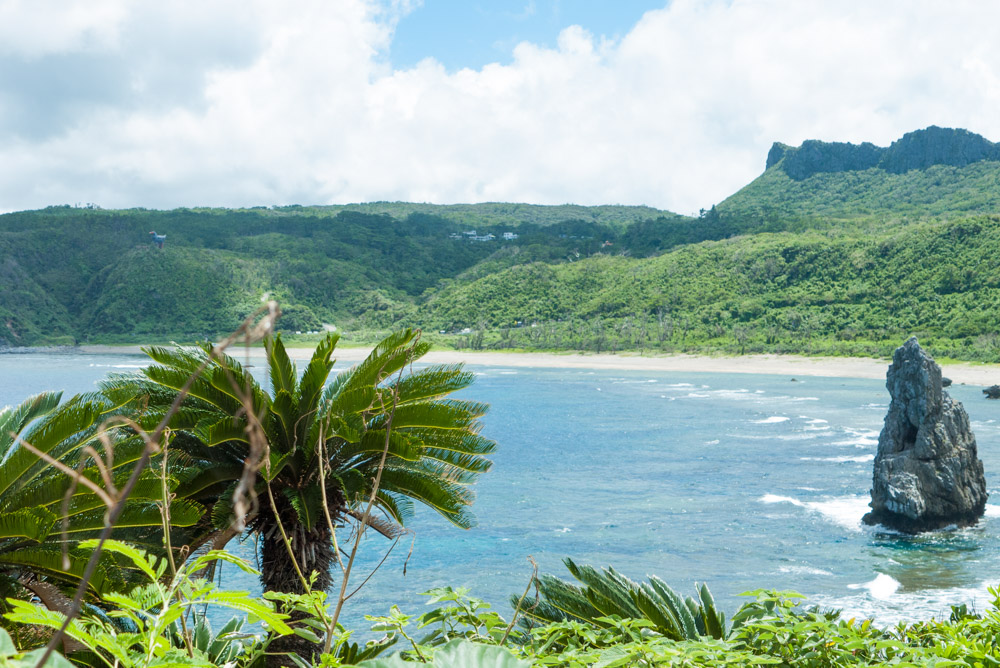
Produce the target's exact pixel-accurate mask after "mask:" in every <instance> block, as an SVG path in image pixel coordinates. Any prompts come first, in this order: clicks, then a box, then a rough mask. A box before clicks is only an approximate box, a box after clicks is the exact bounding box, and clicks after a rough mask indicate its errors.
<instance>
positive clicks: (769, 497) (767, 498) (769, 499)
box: [758, 494, 806, 507]
mask: <svg viewBox="0 0 1000 668" xmlns="http://www.w3.org/2000/svg"><path fill="white" fill-rule="evenodd" d="M758 501H760V502H761V503H790V504H792V505H793V506H800V507H801V506H805V505H806V504H804V503H802V502H801V501H799V500H798V499H796V498H794V497H791V496H778V495H777V494H765V495H764V496H762V497H760V499H758Z"/></svg>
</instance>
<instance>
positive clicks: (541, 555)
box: [0, 353, 1000, 629]
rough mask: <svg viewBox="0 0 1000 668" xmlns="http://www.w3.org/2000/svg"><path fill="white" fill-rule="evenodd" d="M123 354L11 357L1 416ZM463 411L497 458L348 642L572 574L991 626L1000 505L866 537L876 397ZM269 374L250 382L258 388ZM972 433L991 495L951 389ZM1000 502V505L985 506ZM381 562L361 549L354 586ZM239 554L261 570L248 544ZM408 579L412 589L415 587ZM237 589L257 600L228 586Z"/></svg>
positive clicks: (760, 384) (514, 378)
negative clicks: (589, 571)
mask: <svg viewBox="0 0 1000 668" xmlns="http://www.w3.org/2000/svg"><path fill="white" fill-rule="evenodd" d="M144 364H145V358H143V357H138V356H128V355H82V354H75V353H63V354H55V353H33V354H12V355H0V406H2V405H8V404H13V403H17V402H20V401H21V400H23V399H24V398H25V397H27V396H28V395H30V394H33V393H35V392H38V391H41V390H45V389H57V390H64V391H66V392H67V396H68V395H69V394H72V393H76V392H84V391H91V390H93V389H94V388H95V383H96V381H97V380H99V379H100V378H102V377H104V376H105V375H106V374H107V373H108V372H114V371H127V370H132V369H138V368H141V367H142V366H143V365H144ZM470 369H472V370H473V371H475V372H476V375H477V377H476V383H475V384H474V385H473V387H471V388H470V389H468V390H466V391H465V392H464V396H466V397H469V398H475V399H476V400H480V401H485V402H488V403H490V404H491V406H492V408H491V411H490V413H489V414H488V415H487V416H486V418H485V419H484V430H483V433H484V434H485V435H486V436H488V437H490V438H492V439H495V440H496V441H497V442H498V443H499V449H498V451H497V453H496V455H495V456H494V457H493V459H494V462H495V464H494V468H493V470H492V471H490V472H489V473H487V474H486V475H484V476H482V478H481V479H480V482H479V483H478V485H477V487H476V489H477V494H478V498H477V501H476V504H475V506H474V510H475V513H476V516H477V517H478V520H479V525H478V526H477V527H476V528H474V529H471V530H468V531H462V530H459V529H456V528H454V527H452V526H450V525H449V524H448V523H447V522H445V521H444V520H442V519H441V518H440V517H439V516H437V515H436V514H435V513H433V512H430V511H428V510H427V509H423V508H419V509H418V512H417V515H416V517H415V518H414V519H413V521H412V522H411V523H410V524H409V528H410V529H411V530H412V532H413V533H412V535H410V536H408V537H406V538H404V539H403V540H402V541H401V542H400V543H399V544H398V545H396V547H395V548H394V550H393V551H392V553H391V554H390V555H389V557H388V558H387V559H386V560H385V563H384V564H383V565H382V567H381V568H380V569H379V570H378V571H377V572H376V573H375V575H374V576H373V577H372V578H371V580H370V581H369V582H368V583H367V584H366V585H365V587H364V588H363V589H362V590H361V591H360V592H359V593H358V595H357V596H356V597H355V598H353V599H352V600H351V601H350V602H349V604H348V608H347V617H346V619H345V622H346V624H347V625H348V626H349V627H352V628H358V629H364V628H366V624H367V623H366V622H365V621H364V619H363V617H362V616H363V615H364V614H366V613H368V614H385V613H386V612H387V611H388V609H389V607H390V606H391V605H393V604H396V605H399V606H400V608H401V609H402V610H403V611H404V612H407V613H410V614H419V613H420V612H422V611H423V610H424V607H423V602H424V601H423V599H421V597H420V596H419V593H420V592H422V591H425V590H427V589H430V588H432V587H436V586H442V585H452V586H464V587H468V588H469V589H470V590H471V592H472V594H473V595H475V596H478V597H480V598H483V599H485V600H487V601H489V602H491V603H492V604H493V605H494V606H495V607H496V608H497V609H499V610H500V611H501V612H502V614H505V615H508V614H509V612H510V607H509V604H508V603H507V599H508V597H509V596H510V595H511V594H515V593H516V594H520V593H521V592H522V591H523V590H524V588H525V586H526V584H527V583H528V579H529V577H530V574H531V566H530V564H529V562H528V559H527V558H528V556H529V555H531V556H532V557H533V558H534V559H535V560H536V561H537V563H538V564H539V566H540V569H541V571H542V572H548V573H553V574H556V575H559V576H565V577H567V578H568V574H566V571H565V568H564V567H563V565H562V563H561V560H562V559H563V558H565V557H572V558H573V559H574V560H576V561H577V562H581V563H590V564H593V565H595V566H606V565H613V566H614V567H615V568H616V569H618V570H619V571H621V572H623V573H625V574H626V575H628V576H629V577H632V578H633V579H641V578H644V577H646V575H647V574H656V575H658V576H660V577H661V578H663V579H664V580H666V581H667V582H668V583H669V584H671V585H672V586H673V587H674V588H675V589H677V590H678V591H680V592H681V593H685V594H691V593H693V585H694V582H696V581H697V582H707V583H708V584H709V586H710V588H711V590H712V592H713V593H714V594H715V596H716V598H717V600H718V601H719V602H720V604H721V606H722V608H723V609H725V610H726V611H727V612H729V613H731V612H732V611H734V610H735V609H736V607H738V605H739V604H740V602H741V601H742V600H743V599H741V597H740V596H739V594H740V593H741V592H745V591H747V590H751V589H757V588H772V589H783V590H795V591H798V592H801V593H803V594H805V595H806V596H808V599H809V602H810V603H814V604H818V605H822V606H824V607H834V608H841V609H843V610H844V614H845V615H849V616H874V617H875V618H876V619H877V620H878V621H879V622H880V623H892V622H894V621H897V620H900V619H926V618H930V617H932V616H936V617H939V618H940V617H942V616H947V614H948V612H949V606H950V605H952V604H959V603H967V604H970V606H974V607H975V609H977V610H979V611H982V610H984V609H986V607H987V605H988V602H989V601H990V596H989V594H988V592H987V587H988V586H989V585H992V584H997V583H998V581H1000V576H997V575H996V573H998V572H1000V569H998V566H1000V540H998V533H1000V507H998V505H1000V501H998V502H997V504H998V505H992V504H991V505H989V506H988V508H987V516H986V517H985V518H984V519H983V521H981V522H980V524H979V525H978V526H976V527H973V528H969V529H961V530H952V531H947V530H946V531H940V532H934V533H931V534H926V535H924V536H920V537H915V538H908V537H903V536H899V535H895V534H892V533H889V532H885V531H882V530H880V529H878V528H870V527H863V526H862V525H861V524H860V518H861V515H862V514H863V513H864V512H865V511H866V510H867V503H868V490H869V488H870V485H871V469H872V459H873V457H874V453H875V447H876V443H877V439H878V431H879V429H880V428H881V425H882V419H883V416H884V414H885V411H886V409H887V407H888V400H889V397H888V393H887V392H886V390H885V387H884V382H882V381H877V380H858V379H844V378H814V377H809V378H797V379H796V380H794V381H793V380H792V379H791V377H789V376H780V375H749V374H718V373H714V374H708V373H667V372H640V371H627V372H626V371H617V372H616V371H605V370H601V371H589V370H580V369H530V368H517V369H514V368H504V367H499V366H491V367H486V366H474V367H470ZM257 370H258V371H260V369H259V367H258V369H257ZM950 392H951V394H952V396H953V397H955V398H956V399H958V400H959V401H962V402H963V403H964V405H965V407H966V409H967V410H968V412H969V415H970V418H971V419H972V425H973V429H974V431H975V433H976V436H977V440H978V444H979V453H980V457H981V458H982V459H983V462H984V464H985V468H986V476H987V483H988V487H989V490H990V493H991V495H995V494H996V492H997V480H998V479H1000V477H998V476H1000V448H998V445H1000V402H991V401H987V400H985V399H984V398H983V395H982V392H981V389H980V388H978V387H973V386H968V387H967V386H957V387H952V388H951V389H950ZM994 498H997V497H995V496H994ZM388 547H389V544H388V543H387V542H386V541H385V540H384V539H382V538H380V537H373V538H368V539H366V541H365V543H364V544H363V546H362V555H363V556H362V560H361V564H360V565H359V567H358V570H356V571H355V572H356V573H359V574H360V575H358V576H356V577H355V579H354V581H355V582H358V583H360V581H361V580H363V579H364V577H365V576H366V575H367V573H368V572H369V571H370V570H371V569H373V568H374V566H375V565H376V564H377V563H378V562H379V561H380V560H381V559H382V556H383V555H384V551H385V550H386V549H387V548H388ZM232 549H233V551H234V552H236V553H239V554H241V555H243V556H245V557H247V558H249V559H251V560H252V559H253V552H254V550H253V545H252V542H250V541H248V542H245V543H243V544H241V545H238V544H235V543H234V544H233V547H232ZM404 563H405V568H406V573H405V575H404V573H403V570H404ZM223 585H224V586H225V587H227V588H246V589H251V590H256V589H257V588H258V586H257V584H256V582H255V581H254V579H253V578H251V577H246V576H242V574H239V573H237V572H234V571H233V570H232V569H226V570H225V571H224V572H223Z"/></svg>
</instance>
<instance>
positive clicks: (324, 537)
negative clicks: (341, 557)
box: [256, 494, 342, 668]
mask: <svg viewBox="0 0 1000 668" xmlns="http://www.w3.org/2000/svg"><path fill="white" fill-rule="evenodd" d="M274 500H275V502H276V504H277V506H278V513H277V517H280V518H281V527H282V528H284V532H285V535H286V536H287V537H288V546H286V545H285V539H284V537H283V536H282V532H281V528H279V526H278V522H277V520H276V514H275V512H274V510H273V509H272V508H271V507H270V504H268V505H267V506H263V504H262V506H263V507H261V509H260V516H259V523H260V524H259V526H258V527H256V528H257V531H258V532H259V533H260V536H261V550H260V582H261V584H262V585H263V586H264V591H276V592H284V593H291V594H304V593H306V588H305V587H304V586H303V583H302V579H301V578H300V577H299V573H298V572H297V571H296V569H295V565H293V563H292V558H291V556H289V554H288V552H289V549H288V547H289V546H290V547H291V551H292V554H293V555H294V558H295V563H297V564H298V566H299V569H300V570H301V572H302V575H303V576H304V577H305V578H306V580H307V581H309V580H310V578H311V575H312V574H313V573H314V572H315V573H316V578H315V580H311V588H312V590H313V591H327V590H329V589H330V587H331V586H333V577H332V576H331V574H330V568H331V567H332V566H333V564H334V562H335V561H336V558H337V556H336V554H335V553H334V549H333V537H332V536H331V535H330V527H329V526H328V525H327V523H326V520H325V518H322V519H321V520H320V521H319V522H318V523H316V525H315V526H314V527H312V528H308V527H306V526H305V525H303V524H302V523H301V522H300V521H299V518H298V515H297V514H296V512H295V509H294V508H292V506H291V504H290V503H289V502H288V500H287V499H286V498H285V497H284V496H283V495H281V494H277V495H276V496H275V499H274ZM337 501H339V499H337V500H334V499H330V502H331V503H330V505H331V506H332V508H331V513H330V514H331V517H333V518H337V517H339V515H340V512H339V511H337V510H336V509H337V508H340V507H342V506H341V505H340V504H338V503H337ZM305 616H306V615H305V614H303V613H298V612H292V613H291V618H290V619H289V620H288V622H289V624H291V625H292V626H294V625H295V622H297V621H299V620H301V619H303V618H304V617H305ZM321 651H322V646H320V645H316V644H315V643H312V642H310V641H308V640H306V639H305V638H300V637H299V636H297V635H287V636H277V637H275V638H274V639H273V640H272V641H271V644H270V646H269V647H268V649H267V654H268V656H267V667H268V668H278V667H279V666H288V667H289V668H293V667H294V666H295V665H296V664H295V663H294V662H293V661H292V659H291V658H290V657H288V656H285V655H287V654H296V655H298V656H299V657H301V658H302V659H304V660H305V661H306V662H307V663H310V664H314V665H315V664H318V663H319V653H320V652H321ZM314 655H315V656H314Z"/></svg>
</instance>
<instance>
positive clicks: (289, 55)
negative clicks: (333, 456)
mask: <svg viewBox="0 0 1000 668" xmlns="http://www.w3.org/2000/svg"><path fill="white" fill-rule="evenodd" d="M64 6H65V5H63V4H62V3H52V4H47V3H45V2H31V3H29V2H23V1H14V2H11V1H7V2H4V0H0V45H2V46H0V138H5V140H4V141H0V209H3V210H13V209H21V208H32V207H40V206H45V205H48V204H56V203H63V202H70V203H72V202H88V201H93V202H97V203H99V204H101V205H103V206H108V207H111V206H132V205H136V206H155V207H173V206H191V205H228V206H239V205H253V204H272V203H275V204H284V203H302V204H307V203H333V202H348V201H366V200H384V199H402V200H416V201H431V202H442V203H445V202H459V201H485V200H506V201H527V202H537V203H563V202H576V203H583V204H598V203H627V204H649V205H653V206H659V207H663V208H669V209H672V210H677V211H681V212H692V211H696V210H697V209H698V208H700V207H707V206H709V205H711V204H712V203H714V202H718V201H719V200H721V199H723V198H724V197H725V196H727V195H728V194H730V193H732V192H733V191H735V190H736V189H738V188H739V187H741V186H742V185H744V184H746V183H747V182H748V181H750V180H751V179H752V178H754V177H755V176H756V175H757V174H758V173H759V172H760V171H761V170H762V169H763V163H764V159H765V156H766V153H767V150H768V148H769V147H770V144H771V142H772V141H783V142H786V143H791V144H797V143H799V142H801V141H803V140H805V139H810V138H817V139H825V140H837V141H855V142H860V141H872V142H875V143H879V144H882V145H885V144H888V143H889V142H891V141H892V140H893V139H896V138H898V137H899V136H900V135H902V134H903V133H904V132H907V131H910V130H914V129H917V128H921V127H925V126H927V125H931V124H937V125H944V126H957V127H966V128H968V129H971V130H973V131H975V132H979V133H982V134H984V135H986V136H987V137H989V138H991V139H1000V116H998V115H997V114H996V109H997V102H998V100H1000V53H998V52H997V50H996V49H994V48H993V42H994V39H993V34H992V33H993V27H994V26H996V25H997V24H998V23H1000V21H998V19H1000V5H994V4H992V3H981V2H961V1H959V2H953V3H940V2H930V1H928V0H893V1H886V2H878V3H872V2H867V1H865V0H851V1H848V2H838V3H830V2H822V1H820V0H780V1H779V0H732V1H731V2H723V1H721V0H719V1H712V0H675V1H674V2H672V3H671V4H670V5H669V6H668V7H666V8H664V9H662V10H657V11H652V12H648V13H647V14H646V15H645V16H644V17H642V19H641V20H640V21H639V22H638V23H637V25H636V26H635V27H634V28H633V30H631V31H630V32H629V33H628V34H627V35H625V36H624V37H623V38H622V39H621V40H619V41H615V42H609V41H607V40H604V39H601V38H598V37H595V36H594V35H591V34H589V33H587V32H586V31H584V30H583V29H581V28H579V27H574V26H569V27H567V28H566V29H565V30H564V31H563V32H562V33H561V35H560V36H559V40H558V46H557V47H556V48H554V49H546V48H542V47H539V46H536V45H532V44H528V43H523V44H520V45H518V46H517V47H516V48H515V49H514V51H513V53H512V61H511V62H510V63H509V64H506V65H499V64H493V65H487V66H486V67H483V68H482V69H480V70H470V69H464V70H460V71H458V72H449V71H446V70H445V69H444V68H443V67H442V66H441V65H440V64H438V63H437V62H435V61H434V60H431V59H427V60H424V61H423V62H421V63H419V64H418V65H417V66H415V67H413V68H410V69H406V70H393V69H392V68H391V66H390V65H389V64H388V63H387V62H386V55H385V54H386V53H387V52H388V46H389V44H390V43H391V40H392V32H393V28H394V25H395V22H396V21H397V20H398V19H399V17H400V16H401V15H403V14H405V13H406V12H408V11H414V10H415V8H416V7H417V6H418V3H415V2H412V1H406V0H395V1H394V2H391V3H387V4H383V5H376V4H374V3H373V2H371V1H366V0H339V1H338V2H329V1H327V0H299V1H297V2H294V3H274V2H268V1H267V0H254V1H243V0H240V1H237V0H225V1H223V0H219V1H216V2H208V3H205V2H200V3H195V2H191V3H187V2H185V3H169V4H148V3H129V2H113V1H110V0H107V1H106V0H100V1H98V0H93V1H91V2H87V3H80V4H79V5H70V10H68V11H57V10H54V9H52V10H51V11H50V9H51V8H52V7H57V8H58V7H64ZM80 8H86V9H87V11H82V9H80ZM456 38H458V37H456ZM74 64H75V65H76V67H77V69H78V70H79V73H76V70H73V72H74V74H73V75H72V76H71V77H70V76H68V75H67V74H66V71H67V67H69V66H71V65H74ZM4 73H6V74H4ZM88 77H90V78H88ZM81 79H82V81H83V82H85V83H86V85H82V84H80V81H81ZM74 82H76V83H77V84H79V85H74Z"/></svg>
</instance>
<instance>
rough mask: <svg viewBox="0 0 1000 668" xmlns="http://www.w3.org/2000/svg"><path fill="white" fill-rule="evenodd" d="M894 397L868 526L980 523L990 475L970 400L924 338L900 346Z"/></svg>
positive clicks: (889, 383)
mask: <svg viewBox="0 0 1000 668" xmlns="http://www.w3.org/2000/svg"><path fill="white" fill-rule="evenodd" d="M886 387H888V389H889V394H890V395H891V396H892V402H891V403H890V404H889V412H888V414H887V415H886V416H885V426H884V427H883V428H882V433H881V434H880V435H879V439H878V453H877V454H876V456H875V471H874V475H873V479H872V490H871V495H872V500H871V504H870V505H871V508H872V510H871V512H870V513H868V514H867V515H865V517H864V519H863V521H864V522H865V523H866V524H881V525H883V526H886V527H889V528H891V529H896V530H898V531H903V532H906V533H918V532H921V531H933V530H934V529H940V528H942V527H945V526H949V525H957V526H969V525H972V524H975V523H976V521H977V520H978V519H979V518H980V517H981V516H982V514H983V510H984V509H985V507H986V497H987V493H986V479H985V477H984V475H983V463H982V461H980V459H979V456H978V454H977V450H976V437H975V436H974V435H973V433H972V429H971V428H970V426H969V416H968V414H966V412H965V409H964V408H963V407H962V404H961V403H959V402H957V401H955V400H953V399H952V398H951V397H950V396H948V393H947V392H945V391H944V390H943V389H942V387H941V367H939V366H938V365H937V363H936V362H935V361H934V360H933V359H932V358H931V357H930V356H929V355H927V353H925V352H924V351H923V350H922V349H921V348H920V345H919V344H918V343H917V339H916V338H911V339H910V340H909V341H907V342H906V343H905V344H903V345H902V346H900V347H899V348H897V349H896V352H895V354H894V355H893V357H892V365H891V366H890V367H889V372H888V374H887V380H886Z"/></svg>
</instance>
